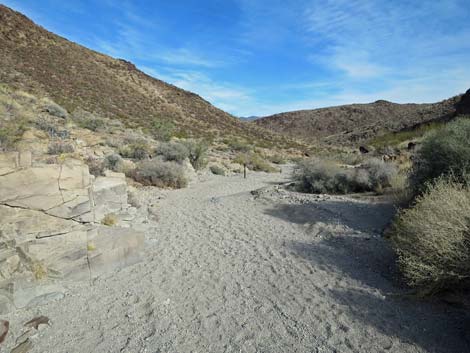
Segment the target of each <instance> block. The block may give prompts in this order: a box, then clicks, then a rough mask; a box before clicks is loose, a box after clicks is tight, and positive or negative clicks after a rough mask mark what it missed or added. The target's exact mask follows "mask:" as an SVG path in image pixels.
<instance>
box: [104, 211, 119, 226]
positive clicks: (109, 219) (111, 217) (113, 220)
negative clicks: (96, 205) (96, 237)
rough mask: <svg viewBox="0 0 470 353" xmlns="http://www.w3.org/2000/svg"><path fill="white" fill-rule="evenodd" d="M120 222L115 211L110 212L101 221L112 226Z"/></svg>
mask: <svg viewBox="0 0 470 353" xmlns="http://www.w3.org/2000/svg"><path fill="white" fill-rule="evenodd" d="M117 223H118V218H117V216H116V215H115V214H114V213H108V214H107V215H106V216H104V218H103V220H102V221H101V224H103V225H105V226H108V227H112V226H115V225H116V224H117Z"/></svg>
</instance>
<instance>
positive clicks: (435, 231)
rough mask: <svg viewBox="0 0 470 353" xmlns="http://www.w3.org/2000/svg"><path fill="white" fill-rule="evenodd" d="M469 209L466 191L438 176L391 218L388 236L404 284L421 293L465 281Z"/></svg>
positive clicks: (469, 265) (469, 273)
mask: <svg viewBox="0 0 470 353" xmlns="http://www.w3.org/2000/svg"><path fill="white" fill-rule="evenodd" d="M469 210H470V187H469V186H465V185H462V184H460V183H456V182H454V181H452V180H450V179H448V178H442V179H439V180H437V182H436V183H435V184H432V185H430V186H429V188H428V189H427V191H426V192H425V193H424V194H423V195H422V196H419V197H418V198H417V199H416V203H415V205H414V207H412V208H410V209H406V210H403V211H401V212H400V213H399V214H398V216H397V218H396V219H395V221H394V223H393V225H392V227H391V230H390V231H389V233H388V236H389V237H390V240H391V242H392V244H393V247H394V248H395V250H396V252H397V254H398V259H399V260H398V261H399V265H400V268H401V270H402V272H403V274H404V277H405V279H406V281H407V283H408V284H409V285H410V286H412V287H415V288H417V289H418V290H419V292H420V294H422V295H426V294H433V293H436V292H438V291H441V290H447V289H456V287H457V286H460V285H462V284H465V283H468V280H469V277H470V217H469Z"/></svg>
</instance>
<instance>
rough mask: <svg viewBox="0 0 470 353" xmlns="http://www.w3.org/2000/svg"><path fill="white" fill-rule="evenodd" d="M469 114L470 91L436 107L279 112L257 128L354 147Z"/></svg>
mask: <svg viewBox="0 0 470 353" xmlns="http://www.w3.org/2000/svg"><path fill="white" fill-rule="evenodd" d="M463 113H466V114H470V90H469V91H468V92H467V93H466V94H465V95H460V96H456V97H453V98H450V99H447V100H444V101H442V102H439V103H433V104H397V103H391V102H387V101H384V100H379V101H376V102H374V103H369V104H351V105H343V106H338V107H330V108H321V109H314V110H300V111H294V112H287V113H280V114H275V115H272V116H268V117H263V118H260V119H257V120H255V121H254V122H253V124H254V125H257V126H260V127H263V128H266V129H270V130H272V131H274V132H277V133H279V134H284V135H286V136H292V137H295V138H299V139H302V140H304V141H306V142H309V143H314V142H323V143H329V144H338V145H351V144H357V143H360V142H363V141H366V140H368V139H370V138H373V137H377V136H380V135H382V134H386V133H388V132H397V131H401V130H406V129H412V128H413V127H415V126H418V125H420V124H423V123H427V122H431V121H442V120H449V119H452V118H453V117H454V116H456V115H457V114H463Z"/></svg>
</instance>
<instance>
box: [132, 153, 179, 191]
mask: <svg viewBox="0 0 470 353" xmlns="http://www.w3.org/2000/svg"><path fill="white" fill-rule="evenodd" d="M132 177H133V178H134V180H136V181H138V182H139V183H142V184H144V185H154V186H158V187H171V188H183V187H186V186H187V185H188V180H187V178H186V176H185V172H184V168H183V167H182V166H181V165H180V164H178V163H176V162H169V161H163V160H161V159H156V158H155V159H150V160H147V161H142V162H140V163H139V164H138V165H137V167H136V169H135V170H134V171H133V172H132Z"/></svg>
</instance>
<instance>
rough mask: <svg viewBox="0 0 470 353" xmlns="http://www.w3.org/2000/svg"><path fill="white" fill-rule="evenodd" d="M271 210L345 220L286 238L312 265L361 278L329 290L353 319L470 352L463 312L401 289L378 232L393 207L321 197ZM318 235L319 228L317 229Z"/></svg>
mask: <svg viewBox="0 0 470 353" xmlns="http://www.w3.org/2000/svg"><path fill="white" fill-rule="evenodd" d="M266 213H267V214H269V215H271V216H274V217H278V218H281V219H283V220H286V221H290V222H293V223H297V224H299V225H303V226H305V225H308V227H307V228H306V229H312V228H314V227H315V224H318V223H319V222H321V223H324V224H326V227H328V225H331V226H333V227H332V228H331V229H332V230H333V232H337V229H338V228H336V231H335V230H334V229H335V228H334V227H336V226H338V225H343V226H346V227H347V228H344V227H343V228H339V229H340V230H341V229H344V232H343V233H342V234H340V233H336V234H335V235H331V234H330V235H325V236H322V237H321V238H318V237H316V238H314V239H312V240H311V241H306V242H292V243H290V244H287V246H288V247H289V248H290V249H291V251H292V253H293V254H294V255H295V256H299V257H301V258H303V259H305V260H307V261H309V262H310V263H311V264H312V266H315V267H319V268H326V269H328V270H329V271H332V273H336V274H338V273H339V274H340V275H341V276H342V277H345V278H347V279H352V280H354V281H357V282H359V285H354V286H351V287H343V288H341V287H337V288H333V289H330V290H329V295H330V296H331V297H332V298H333V299H334V300H335V301H336V302H337V303H338V304H339V305H342V306H344V307H345V308H347V309H346V310H347V312H348V315H349V316H350V317H351V319H352V320H354V321H361V322H363V323H364V324H365V325H369V326H372V327H375V328H376V329H377V330H378V331H379V332H382V333H383V334H385V335H387V336H388V337H391V338H393V339H395V340H396V339H399V340H400V341H401V342H406V343H409V344H411V345H417V346H419V347H421V348H422V349H424V350H426V351H429V352H449V353H450V352H452V353H458V352H462V353H463V352H470V343H469V341H468V336H466V335H465V331H468V329H469V328H470V325H469V323H470V322H469V317H468V315H466V314H465V313H464V312H462V311H460V310H458V309H457V308H453V307H451V306H449V305H447V304H444V303H442V302H438V301H430V300H429V301H424V300H418V299H414V298H410V297H409V296H403V295H400V293H401V294H403V293H404V292H405V291H406V289H405V288H403V287H402V286H400V285H397V281H395V280H394V278H396V277H397V269H396V266H395V256H394V253H393V252H392V250H391V249H390V247H389V246H388V243H387V242H386V241H385V240H384V239H383V238H382V237H381V236H378V235H376V236H371V235H370V234H368V233H376V232H380V231H381V230H382V229H383V228H384V227H385V226H386V225H387V224H388V223H389V221H390V219H391V217H392V216H393V213H394V209H393V207H392V206H391V205H387V204H372V203H371V204H364V203H357V202H349V201H323V202H312V203H308V204H293V205H292V204H283V205H279V206H277V207H274V208H272V209H270V210H268V211H266ZM317 235H318V233H317Z"/></svg>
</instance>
